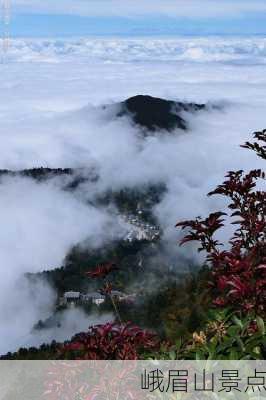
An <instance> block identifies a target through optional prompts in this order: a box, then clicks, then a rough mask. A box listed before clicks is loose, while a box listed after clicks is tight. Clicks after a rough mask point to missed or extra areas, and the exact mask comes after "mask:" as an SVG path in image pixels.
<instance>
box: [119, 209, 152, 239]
mask: <svg viewBox="0 0 266 400" xmlns="http://www.w3.org/2000/svg"><path fill="white" fill-rule="evenodd" d="M126 222H128V223H129V224H130V225H131V226H130V231H129V232H128V234H127V235H126V237H125V240H127V241H129V242H133V241H134V240H148V241H150V242H152V241H154V240H157V239H159V238H160V228H158V227H157V226H155V225H152V224H150V223H148V222H145V221H143V220H142V219H141V218H139V217H138V216H136V215H128V216H127V217H126Z"/></svg>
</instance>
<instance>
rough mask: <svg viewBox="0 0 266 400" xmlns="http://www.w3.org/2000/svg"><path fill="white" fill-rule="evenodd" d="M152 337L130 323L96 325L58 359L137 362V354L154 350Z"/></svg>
mask: <svg viewBox="0 0 266 400" xmlns="http://www.w3.org/2000/svg"><path fill="white" fill-rule="evenodd" d="M158 344H159V340H158V338H157V337H156V335H155V334H153V333H151V332H149V331H146V330H143V329H141V328H139V327H138V326H135V325H132V324H131V323H126V324H115V323H107V324H105V325H96V326H93V327H91V328H89V330H88V332H86V333H80V334H78V335H76V336H74V338H73V339H72V340H71V341H70V342H66V343H65V344H64V345H63V346H62V347H61V348H60V353H59V358H61V359H75V360H77V359H79V360H137V359H138V355H139V353H140V351H143V350H154V349H156V348H157V347H158Z"/></svg>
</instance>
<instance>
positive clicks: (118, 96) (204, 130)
mask: <svg viewBox="0 0 266 400" xmlns="http://www.w3.org/2000/svg"><path fill="white" fill-rule="evenodd" d="M54 43H57V44H56V45H55V44H54ZM75 43H76V44H74V45H73V42H69V41H66V42H64V41H59V42H58V41H56V42H54V41H49V40H43V41H27V42H23V41H17V42H15V43H14V44H13V48H12V49H11V56H12V57H14V58H13V61H12V62H10V64H8V65H1V66H0V68H1V81H0V91H1V93H2V95H3V96H4V100H5V101H2V102H1V104H0V142H1V154H0V168H12V169H21V168H25V167H26V168H29V167H35V166H36V165H38V166H40V165H44V166H47V165H48V166H50V167H67V166H68V167H70V166H74V167H77V166H78V167H80V166H86V167H88V166H89V165H92V164H96V166H97V167H98V168H99V172H100V175H101V179H100V181H99V182H98V183H96V184H95V185H94V186H92V185H85V186H84V188H83V191H82V192H81V193H80V196H81V195H82V196H83V197H82V198H81V197H79V196H78V194H77V195H71V194H70V193H66V192H63V191H62V190H61V185H60V182H59V183H58V181H57V183H53V182H50V183H46V184H36V182H33V181H32V180H30V179H26V178H24V179H16V180H14V179H6V180H4V183H3V184H2V185H0V222H1V223H0V282H1V283H0V325H1V329H0V342H1V343H2V346H0V352H1V351H7V350H8V348H14V346H15V345H16V344H18V345H20V344H21V343H22V342H23V344H24V345H27V344H30V343H32V341H31V340H32V339H33V338H32V337H31V338H30V339H29V338H28V336H27V335H29V333H30V329H31V327H32V324H33V323H34V322H35V321H36V319H40V317H41V316H43V315H47V313H48V311H49V310H50V308H51V303H52V301H53V294H52V293H51V291H50V289H49V288H47V286H46V285H44V286H42V285H41V287H40V288H35V289H31V291H30V290H29V288H27V286H25V284H23V285H22V287H21V286H19V288H18V286H17V281H20V279H21V276H22V274H23V273H24V272H27V271H41V270H43V269H45V268H49V267H50V268H53V267H57V266H60V264H61V262H62V260H63V258H64V256H65V255H66V253H67V251H68V250H69V248H70V247H71V246H72V245H73V244H75V243H76V242H78V241H82V240H84V239H86V238H87V237H89V238H90V239H91V240H92V239H93V240H95V241H96V243H97V242H98V240H102V239H104V238H106V236H105V234H106V233H107V234H108V235H109V234H113V233H116V232H117V231H116V229H117V228H116V226H117V223H118V221H117V219H116V218H115V217H114V218H113V217H111V219H110V216H109V215H108V213H107V210H97V209H95V208H93V207H88V206H87V205H86V204H85V199H86V198H90V197H93V196H94V194H95V193H96V192H99V191H100V192H102V191H104V190H105V189H110V188H111V189H116V188H121V187H124V186H125V185H128V186H131V187H134V186H136V185H139V184H141V183H151V182H158V181H161V180H163V181H164V182H166V183H167V185H168V192H167V194H166V196H165V198H164V199H163V201H162V203H161V204H160V205H159V206H158V207H156V213H157V215H158V217H159V218H160V221H161V223H162V225H163V226H164V228H165V229H166V234H167V240H168V242H169V244H170V246H169V248H171V251H172V250H173V249H177V250H178V247H177V244H176V241H177V232H176V231H175V229H174V225H175V222H176V221H177V220H178V219H183V218H192V217H193V216H196V215H198V214H202V215H206V214H207V213H208V212H209V211H210V210H213V209H216V208H219V207H220V206H222V205H223V203H221V200H219V199H212V200H207V199H206V193H207V192H208V191H209V190H210V189H211V188H213V187H214V186H215V185H216V184H218V183H220V182H221V180H222V178H223V176H224V173H225V172H226V171H227V170H228V169H239V168H243V167H244V168H246V169H250V168H257V167H258V168H259V167H261V161H260V160H259V159H258V158H256V157H255V156H254V155H253V154H252V153H251V152H248V151H245V150H243V149H240V148H239V144H240V143H242V142H244V141H245V140H246V139H248V138H250V137H249V134H250V133H251V132H253V131H255V130H258V129H262V128H264V127H265V106H266V95H265V93H266V76H265V65H264V63H265V59H264V53H265V43H264V41H263V39H262V40H260V39H246V40H244V41H241V42H239V41H237V40H236V39H234V40H229V39H223V40H222V39H221V40H220V41H218V42H216V41H215V40H214V39H193V38H192V39H188V40H186V41H177V42H174V41H156V40H147V41H132V40H130V41H127V40H122V41H121V42H119V41H117V40H109V41H96V42H88V43H87V42H86V40H85V41H81V42H79V41H77V42H75ZM93 43H94V45H95V46H94V47H93ZM73 49H74V54H73ZM191 49H194V51H193V52H192V57H191V51H190V53H189V52H188V50H191ZM180 53H181V56H182V57H183V58H182V57H181V58H180V57H179V56H180ZM243 53H244V55H243ZM71 54H72V56H71ZM162 54H164V56H163V57H162ZM164 57H165V58H164ZM206 59H207V60H208V63H202V62H197V61H202V60H204V61H206ZM22 60H23V61H24V62H21V61H22ZM26 60H31V61H34V62H27V61H26ZM136 60H137V61H138V62H136ZM47 61H49V62H47ZM51 61H53V62H51ZM221 61H222V62H221ZM224 61H226V63H225V62H224ZM229 61H230V62H229ZM256 62H257V63H256ZM136 94H150V95H154V96H160V97H166V98H173V99H179V100H184V99H186V100H188V101H194V102H206V101H218V102H221V101H223V102H224V104H225V105H226V106H225V107H224V109H222V110H212V111H209V112H202V113H199V114H198V115H194V116H190V115H187V116H186V118H187V119H188V120H189V122H190V131H189V132H186V133H184V132H179V131H176V132H175V135H172V136H169V135H165V134H162V135H158V136H156V137H150V138H147V139H146V140H140V139H139V137H138V130H137V129H136V128H135V127H133V126H131V125H130V124H129V121H128V120H127V119H126V118H124V119H121V120H117V119H115V118H110V115H106V114H105V112H102V111H99V110H98V109H97V108H96V107H94V106H88V103H90V104H94V105H99V104H106V103H112V102H114V101H120V100H122V99H125V98H127V97H129V96H132V95H136ZM111 116H112V115H111ZM107 224H108V229H106V226H107ZM171 240H172V241H173V242H174V243H173V245H172V242H171ZM178 251H179V250H178ZM175 259H176V263H175V264H173V265H174V266H175V267H176V268H178V267H179V259H178V257H176V258H175ZM32 290H33V292H32ZM32 293H33V294H32ZM2 296H3V297H2ZM33 299H34V302H33V301H32V300H33ZM48 314H49V313H48ZM47 316H48V315H47ZM81 322H82V324H83V322H84V319H82V321H81ZM82 326H83V325H82ZM10 332H11V333H12V335H13V336H12V335H10ZM25 335H26V339H25V337H24V336H25ZM22 336H23V337H24V339H23V338H22Z"/></svg>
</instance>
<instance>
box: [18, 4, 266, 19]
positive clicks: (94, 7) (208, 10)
mask: <svg viewBox="0 0 266 400" xmlns="http://www.w3.org/2000/svg"><path fill="white" fill-rule="evenodd" d="M13 7H14V10H17V11H20V12H37V13H44V12H48V13H55V14H76V15H83V16H128V17H130V16H137V15H144V16H145V15H152V14H164V15H168V16H173V17H193V18H194V17H195V18H201V17H224V16H225V17H226V16H240V15H243V14H249V13H253V12H254V13H257V12H265V11H266V4H265V1H263V0H254V1H249V0H220V1H213V0H154V1H147V0H146V1H141V0H123V1H121V0H60V1H58V2H55V1H53V0H46V1H42V0H34V1H33V0H14V1H13Z"/></svg>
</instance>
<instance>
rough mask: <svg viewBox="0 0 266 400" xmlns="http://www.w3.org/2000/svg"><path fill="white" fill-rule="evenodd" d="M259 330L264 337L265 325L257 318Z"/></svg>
mask: <svg viewBox="0 0 266 400" xmlns="http://www.w3.org/2000/svg"><path fill="white" fill-rule="evenodd" d="M256 321H257V326H258V330H259V332H260V333H261V334H262V335H265V323H264V321H263V319H262V318H261V317H257V318H256Z"/></svg>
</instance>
